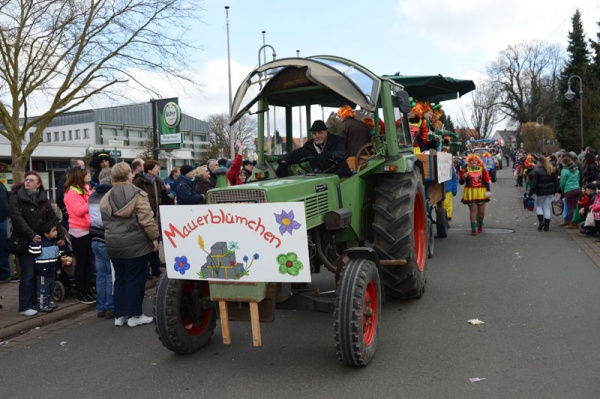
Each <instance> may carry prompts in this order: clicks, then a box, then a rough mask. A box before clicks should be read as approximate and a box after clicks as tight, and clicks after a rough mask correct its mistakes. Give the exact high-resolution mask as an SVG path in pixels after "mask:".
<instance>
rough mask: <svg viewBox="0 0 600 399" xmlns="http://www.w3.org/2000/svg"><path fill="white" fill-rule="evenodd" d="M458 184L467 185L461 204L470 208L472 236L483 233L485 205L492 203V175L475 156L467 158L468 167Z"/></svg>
mask: <svg viewBox="0 0 600 399" xmlns="http://www.w3.org/2000/svg"><path fill="white" fill-rule="evenodd" d="M458 182H459V183H460V184H461V185H462V184H464V185H465V189H464V191H463V197H462V200H461V202H462V203H463V204H465V205H467V206H468V207H469V219H470V222H471V235H474V236H476V235H477V233H483V218H484V217H485V204H486V203H488V202H489V201H490V196H491V191H490V182H491V180H490V175H489V173H488V171H487V169H486V168H485V164H484V163H483V161H482V160H481V158H479V157H478V156H477V155H475V154H470V155H469V156H468V157H467V167H466V168H465V169H463V170H461V171H460V175H459V178H458Z"/></svg>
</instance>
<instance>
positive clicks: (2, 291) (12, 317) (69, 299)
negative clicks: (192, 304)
mask: <svg viewBox="0 0 600 399" xmlns="http://www.w3.org/2000/svg"><path fill="white" fill-rule="evenodd" d="M157 283H158V278H156V277H155V278H153V279H152V280H148V281H147V282H146V291H147V290H149V289H152V288H154V287H155V286H156V284H157ZM0 295H1V296H2V298H0V304H2V309H0V341H4V340H6V339H8V338H11V337H14V336H16V335H19V334H21V333H23V332H26V331H29V330H32V329H34V328H36V327H42V326H47V325H49V324H52V323H55V322H57V321H60V320H64V319H72V318H74V317H75V316H78V315H79V314H81V313H85V312H96V304H93V305H84V304H82V303H79V302H77V301H76V300H75V296H76V294H75V293H68V294H67V295H66V296H65V299H64V300H63V301H62V302H57V303H56V304H57V305H58V308H57V309H55V310H54V311H53V312H50V313H44V312H38V314H36V315H35V316H31V317H26V316H22V315H20V314H19V283H18V282H14V283H0Z"/></svg>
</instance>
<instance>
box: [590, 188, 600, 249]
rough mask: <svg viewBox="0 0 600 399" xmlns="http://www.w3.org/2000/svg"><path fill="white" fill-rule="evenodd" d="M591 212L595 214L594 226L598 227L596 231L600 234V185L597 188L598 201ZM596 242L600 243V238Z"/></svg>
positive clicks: (596, 200) (595, 201)
mask: <svg viewBox="0 0 600 399" xmlns="http://www.w3.org/2000/svg"><path fill="white" fill-rule="evenodd" d="M590 212H593V214H594V224H595V225H596V231H597V232H600V185H598V186H597V187H596V199H595V200H594V203H593V204H592V207H591V208H590ZM596 241H600V238H599V239H597V240H596Z"/></svg>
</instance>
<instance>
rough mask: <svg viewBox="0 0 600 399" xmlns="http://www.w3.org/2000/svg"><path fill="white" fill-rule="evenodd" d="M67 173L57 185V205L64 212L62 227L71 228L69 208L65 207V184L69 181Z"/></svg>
mask: <svg viewBox="0 0 600 399" xmlns="http://www.w3.org/2000/svg"><path fill="white" fill-rule="evenodd" d="M67 173H68V172H65V173H63V175H62V176H61V177H60V179H58V183H56V194H55V199H56V205H58V208H59V209H60V211H61V212H62V225H63V226H65V227H66V228H68V227H69V213H68V212H67V207H66V206H65V187H64V186H65V183H66V181H67Z"/></svg>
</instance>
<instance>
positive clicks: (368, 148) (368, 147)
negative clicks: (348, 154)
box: [354, 143, 373, 171]
mask: <svg viewBox="0 0 600 399" xmlns="http://www.w3.org/2000/svg"><path fill="white" fill-rule="evenodd" d="M362 156H366V157H367V159H365V160H364V162H360V160H361V157H362ZM372 156H373V144H371V143H367V144H365V145H363V146H362V147H360V149H359V150H358V152H357V153H356V157H355V158H354V170H356V171H358V170H359V169H358V168H359V166H361V165H362V164H364V163H365V162H367V161H368V160H369V159H371V157H372Z"/></svg>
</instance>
